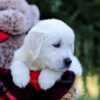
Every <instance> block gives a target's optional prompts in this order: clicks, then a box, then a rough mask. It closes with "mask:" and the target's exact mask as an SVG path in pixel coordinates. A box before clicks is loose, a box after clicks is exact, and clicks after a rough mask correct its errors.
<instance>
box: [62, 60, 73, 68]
mask: <svg viewBox="0 0 100 100" xmlns="http://www.w3.org/2000/svg"><path fill="white" fill-rule="evenodd" d="M63 62H64V66H65V67H66V68H69V66H70V64H71V63H72V61H71V59H70V58H65V59H64V60H63Z"/></svg>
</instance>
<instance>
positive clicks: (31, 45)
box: [24, 30, 44, 60]
mask: <svg viewBox="0 0 100 100" xmlns="http://www.w3.org/2000/svg"><path fill="white" fill-rule="evenodd" d="M43 40H44V33H39V32H34V31H33V30H31V31H30V32H29V33H28V35H27V36H26V38H25V41H24V45H25V46H26V49H28V50H29V52H31V54H32V58H33V60H35V59H36V58H37V57H38V56H39V53H40V50H41V47H42V44H43Z"/></svg>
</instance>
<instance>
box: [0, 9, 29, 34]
mask: <svg viewBox="0 0 100 100" xmlns="http://www.w3.org/2000/svg"><path fill="white" fill-rule="evenodd" d="M26 20H27V19H26V17H25V15H24V14H23V13H21V12H20V11H19V10H13V9H8V10H3V11H0V30H1V31H4V32H7V33H9V34H12V35H18V34H22V33H25V32H26V30H27V21H26Z"/></svg>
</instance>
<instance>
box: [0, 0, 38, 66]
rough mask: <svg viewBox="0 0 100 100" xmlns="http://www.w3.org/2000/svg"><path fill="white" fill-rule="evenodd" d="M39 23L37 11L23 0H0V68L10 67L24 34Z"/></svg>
mask: <svg viewBox="0 0 100 100" xmlns="http://www.w3.org/2000/svg"><path fill="white" fill-rule="evenodd" d="M38 21H39V10H38V8H37V6H35V5H29V4H28V3H27V2H26V1H25V0H0V67H6V68H8V67H9V66H10V63H11V60H12V57H13V54H14V51H15V50H16V49H18V48H19V47H20V46H21V45H22V42H23V39H24V37H25V34H26V32H27V31H28V30H29V29H30V28H31V27H32V26H34V25H35V24H36V23H37V22H38Z"/></svg>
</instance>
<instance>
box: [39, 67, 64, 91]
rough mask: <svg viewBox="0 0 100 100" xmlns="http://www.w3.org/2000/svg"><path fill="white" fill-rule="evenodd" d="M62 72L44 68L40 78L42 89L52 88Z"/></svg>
mask: <svg viewBox="0 0 100 100" xmlns="http://www.w3.org/2000/svg"><path fill="white" fill-rule="evenodd" d="M62 74H63V73H62V72H55V71H53V70H50V69H48V68H47V69H44V70H42V72H41V73H40V76H39V79H38V81H39V85H40V87H41V89H43V90H47V89H49V88H51V87H52V86H53V85H54V84H55V82H56V81H58V80H59V79H60V78H61V76H62Z"/></svg>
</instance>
